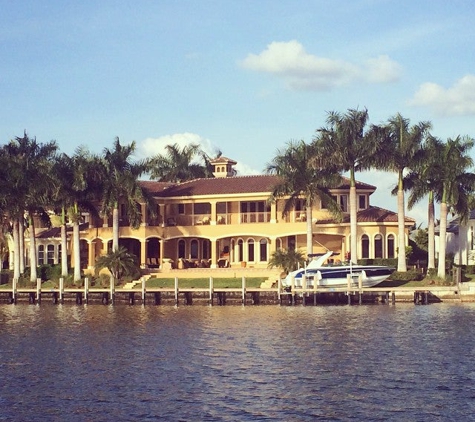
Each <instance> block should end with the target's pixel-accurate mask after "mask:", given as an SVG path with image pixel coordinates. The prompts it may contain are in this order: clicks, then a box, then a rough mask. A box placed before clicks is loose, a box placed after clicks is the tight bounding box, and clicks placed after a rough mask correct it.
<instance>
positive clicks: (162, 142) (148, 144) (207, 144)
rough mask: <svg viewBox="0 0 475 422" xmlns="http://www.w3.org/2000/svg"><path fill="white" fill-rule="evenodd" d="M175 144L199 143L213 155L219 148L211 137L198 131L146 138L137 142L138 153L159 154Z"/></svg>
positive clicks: (144, 155)
mask: <svg viewBox="0 0 475 422" xmlns="http://www.w3.org/2000/svg"><path fill="white" fill-rule="evenodd" d="M174 144H178V146H179V147H180V148H183V147H184V146H186V145H190V144H198V145H199V146H200V147H201V149H202V150H203V151H204V152H206V154H208V155H209V156H211V157H212V156H214V155H216V152H217V150H218V148H216V147H215V146H214V145H213V144H212V143H211V141H210V140H209V139H206V138H203V137H202V136H200V135H197V134H196V133H190V132H185V133H174V134H173V135H164V136H160V137H158V138H146V139H144V140H143V141H140V142H138V143H137V150H138V151H137V152H138V154H137V155H139V156H141V157H151V156H154V155H158V154H164V153H165V147H166V146H167V145H174Z"/></svg>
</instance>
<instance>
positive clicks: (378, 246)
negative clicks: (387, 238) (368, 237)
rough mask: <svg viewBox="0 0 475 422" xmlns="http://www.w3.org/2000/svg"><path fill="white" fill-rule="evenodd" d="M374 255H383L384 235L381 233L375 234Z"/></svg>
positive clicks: (379, 256) (380, 256)
mask: <svg viewBox="0 0 475 422" xmlns="http://www.w3.org/2000/svg"><path fill="white" fill-rule="evenodd" d="M374 257H375V258H382V257H383V236H381V235H380V234H377V235H376V236H374Z"/></svg>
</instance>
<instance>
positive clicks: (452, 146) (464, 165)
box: [437, 136, 475, 279]
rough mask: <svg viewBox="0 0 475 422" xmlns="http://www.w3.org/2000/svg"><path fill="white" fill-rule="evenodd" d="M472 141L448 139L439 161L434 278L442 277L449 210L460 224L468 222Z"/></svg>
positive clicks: (473, 177)
mask: <svg viewBox="0 0 475 422" xmlns="http://www.w3.org/2000/svg"><path fill="white" fill-rule="evenodd" d="M474 143H475V141H474V140H473V139H472V138H469V137H467V136H466V137H461V136H457V137H456V138H455V139H451V138H449V139H447V142H446V143H445V145H444V149H443V151H442V155H441V156H440V157H439V160H440V162H441V165H442V167H441V178H440V179H441V185H440V188H441V190H440V191H439V192H438V195H440V226H439V229H440V232H439V262H438V268H437V275H438V277H440V278H443V279H444V278H445V255H446V233H447V214H448V212H449V210H450V211H451V212H453V213H454V214H457V215H458V216H459V218H460V223H461V224H463V223H464V221H466V220H467V219H468V215H469V212H470V199H471V194H472V193H473V191H474V189H475V174H474V173H473V172H472V171H471V168H472V167H473V159H472V157H471V156H470V151H471V149H472V148H473V146H474Z"/></svg>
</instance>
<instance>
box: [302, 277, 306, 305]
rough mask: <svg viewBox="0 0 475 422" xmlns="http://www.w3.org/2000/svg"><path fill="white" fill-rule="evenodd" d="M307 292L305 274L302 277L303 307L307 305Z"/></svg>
mask: <svg viewBox="0 0 475 422" xmlns="http://www.w3.org/2000/svg"><path fill="white" fill-rule="evenodd" d="M306 290H307V276H306V275H305V274H303V275H302V305H303V306H305V305H306V304H307V303H306V300H305V295H306Z"/></svg>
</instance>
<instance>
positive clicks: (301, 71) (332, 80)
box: [240, 40, 402, 91]
mask: <svg viewBox="0 0 475 422" xmlns="http://www.w3.org/2000/svg"><path fill="white" fill-rule="evenodd" d="M240 65H241V66H242V67H244V68H246V69H250V70H254V71H257V72H264V73H269V74H273V75H276V76H277V77H279V78H282V79H283V80H285V81H286V83H287V85H288V86H289V88H291V89H293V90H315V91H323V90H329V89H332V88H335V87H339V86H342V85H348V84H350V83H352V82H356V81H365V82H370V83H389V82H395V81H397V80H398V79H399V77H400V75H401V73H402V68H401V66H400V65H399V64H398V63H396V62H395V61H393V60H391V59H390V58H389V57H388V56H384V55H382V56H379V57H376V58H370V59H368V60H366V62H365V63H363V64H362V65H358V64H354V63H350V62H347V61H343V60H334V59H329V58H325V57H318V56H315V55H312V54H309V53H307V52H306V51H305V48H304V47H303V46H302V44H300V43H299V42H298V41H296V40H292V41H288V42H272V43H271V44H269V45H268V46H267V48H266V49H265V50H264V51H262V52H261V53H259V54H249V55H248V56H247V57H246V58H245V59H244V60H242V61H241V62H240Z"/></svg>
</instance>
